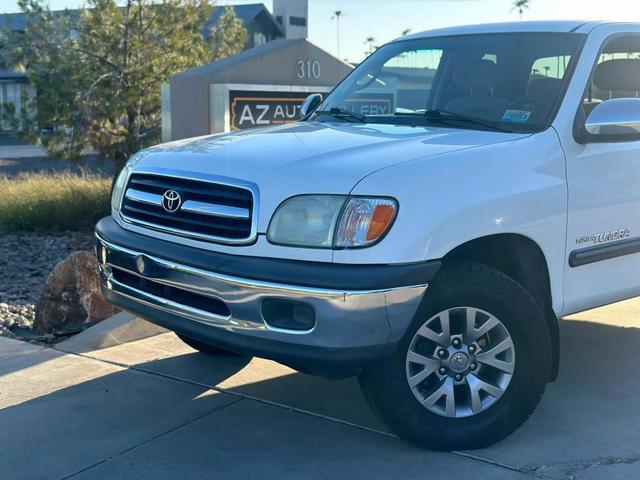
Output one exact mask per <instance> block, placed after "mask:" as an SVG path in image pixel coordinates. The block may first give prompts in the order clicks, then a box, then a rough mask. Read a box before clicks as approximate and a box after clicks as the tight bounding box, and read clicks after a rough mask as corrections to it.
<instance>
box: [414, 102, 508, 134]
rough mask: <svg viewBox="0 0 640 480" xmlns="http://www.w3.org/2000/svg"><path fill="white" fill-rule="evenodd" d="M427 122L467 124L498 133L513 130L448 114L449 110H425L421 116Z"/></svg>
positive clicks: (475, 119) (477, 119) (463, 116)
mask: <svg viewBox="0 0 640 480" xmlns="http://www.w3.org/2000/svg"><path fill="white" fill-rule="evenodd" d="M422 115H423V116H424V117H425V118H426V119H427V120H433V121H436V122H450V121H451V122H460V123H468V124H471V125H478V126H480V127H485V128H489V129H491V130H496V131H498V132H507V133H513V130H511V129H509V128H506V127H501V126H499V125H496V124H495V122H491V121H489V120H482V119H480V118H476V117H469V116H467V115H463V114H461V113H456V112H450V111H449V110H442V109H441V108H438V109H434V110H427V111H426V112H424V113H423V114H422Z"/></svg>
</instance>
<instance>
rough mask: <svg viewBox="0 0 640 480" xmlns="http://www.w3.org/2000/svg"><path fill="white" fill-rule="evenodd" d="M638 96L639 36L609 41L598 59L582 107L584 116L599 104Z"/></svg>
mask: <svg viewBox="0 0 640 480" xmlns="http://www.w3.org/2000/svg"><path fill="white" fill-rule="evenodd" d="M639 97H640V36H639V35H629V36H623V37H617V38H614V39H612V40H609V41H608V42H607V43H606V44H605V46H604V48H603V49H602V53H601V54H600V56H599V57H598V60H597V63H596V66H595V68H594V71H593V74H592V75H591V79H590V80H589V84H588V85H587V89H586V93H585V98H584V101H583V108H584V112H585V115H586V116H588V115H589V114H590V113H591V112H592V111H593V109H594V108H595V107H596V105H598V104H599V103H601V102H603V101H604V100H609V99H611V98H639Z"/></svg>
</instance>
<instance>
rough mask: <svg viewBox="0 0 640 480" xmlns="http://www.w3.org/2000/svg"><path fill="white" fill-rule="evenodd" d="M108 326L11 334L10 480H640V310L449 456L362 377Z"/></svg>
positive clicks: (577, 331)
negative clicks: (389, 416)
mask: <svg viewBox="0 0 640 480" xmlns="http://www.w3.org/2000/svg"><path fill="white" fill-rule="evenodd" d="M98 327H100V326H98ZM98 327H94V329H90V330H88V331H86V332H84V333H83V334H81V335H80V336H77V337H75V338H74V339H72V340H69V341H67V342H64V343H62V344H60V345H58V346H57V347H56V348H55V349H52V348H43V347H39V346H34V345H31V344H27V343H22V342H18V341H15V340H9V339H6V338H0V478H2V479H21V478H24V479H39V478H43V479H44V478H46V479H67V478H74V479H75V478H78V479H89V478H90V479H96V478H109V479H112V478H135V479H146V478H149V479H154V480H158V479H164V478H167V479H169V478H170V479H173V478H220V479H227V478H232V479H236V478H237V479H243V480H244V479H251V478H261V479H264V478H277V479H303V478H304V479H306V478H319V479H326V478H350V479H351V478H366V479H374V478H383V479H389V478H420V479H447V480H449V479H452V478H458V479H461V478H465V479H474V480H475V479H491V480H494V479H527V478H548V479H567V480H568V479H578V480H587V479H594V480H595V479H598V480H599V479H607V480H618V479H634V480H635V479H638V478H640V400H639V399H638V394H639V393H640V373H639V369H638V368H637V367H638V365H640V328H638V327H640V301H639V300H634V301H629V302H624V303H621V304H617V305H615V306H611V307H608V308H603V309H599V310H593V311H590V312H586V313H584V314H580V315H577V316H575V317H571V318H568V319H565V320H563V321H562V325H561V329H562V341H563V351H562V357H563V358H562V367H561V374H560V378H559V380H558V381H557V382H556V383H554V384H552V385H550V386H549V387H548V389H547V393H546V395H545V397H544V399H543V401H542V403H541V404H540V406H539V408H538V409H537V411H536V412H535V414H534V415H533V416H532V417H531V419H530V420H529V421H528V422H527V423H526V424H525V426H524V427H522V428H521V429H520V430H519V431H518V432H516V433H515V434H514V435H512V436H511V437H509V438H508V439H506V440H504V441H503V442H501V443H500V444H498V445H495V446H493V447H491V448H487V449H484V450H477V451H473V452H453V453H433V452H426V451H421V450H419V449H417V448H415V447H412V446H411V445H408V444H406V443H404V442H403V441H401V440H399V439H397V438H395V437H394V436H393V435H392V434H390V433H389V432H388V430H387V429H386V428H385V427H384V426H383V425H381V424H380V423H379V422H378V421H377V420H376V418H375V417H374V415H373V414H372V413H371V411H370V410H369V408H368V406H367V405H366V404H365V402H364V399H363V398H362V396H361V395H360V392H359V390H358V388H357V383H356V382H355V381H354V380H345V381H339V382H329V381H325V380H322V379H319V378H314V377H310V376H307V375H303V374H299V373H295V372H293V371H292V370H289V369H288V368H286V367H283V366H280V365H277V364H275V363H273V362H269V361H265V360H257V359H253V360H248V359H245V358H212V357H207V356H206V355H203V354H199V353H196V352H194V351H193V350H191V349H190V348H189V347H187V346H185V345H184V344H182V343H181V342H180V341H179V340H178V339H177V337H175V336H174V335H173V334H171V333H164V334H160V335H157V336H153V337H149V338H146V339H143V340H138V341H135V342H128V343H122V344H119V343H120V342H119V341H117V335H116V334H115V333H113V332H112V333H110V332H109V331H108V329H107V328H106V326H104V325H103V326H102V327H100V328H98ZM114 331H115V330H114ZM92 336H93V337H92ZM97 338H100V339H102V340H104V339H106V340H107V342H106V343H104V342H103V343H102V345H101V347H104V346H105V345H109V344H115V345H114V346H111V347H107V348H98V347H96V344H97V342H96V339H97ZM98 343H99V342H98Z"/></svg>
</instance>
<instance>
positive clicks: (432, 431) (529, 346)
mask: <svg viewBox="0 0 640 480" xmlns="http://www.w3.org/2000/svg"><path fill="white" fill-rule="evenodd" d="M461 306H467V307H476V308H480V309H482V310H485V311H487V312H491V313H492V314H493V315H495V316H496V317H497V318H499V319H500V321H501V322H502V324H503V325H504V327H506V329H507V331H508V333H509V335H510V336H511V339H512V340H513V345H514V348H515V352H516V353H515V359H516V360H515V365H514V370H513V376H512V377H511V381H510V383H509V384H508V387H507V388H506V390H505V391H504V393H503V394H502V396H501V397H499V398H498V399H497V400H496V401H495V403H493V405H490V406H489V407H488V408H487V409H486V410H484V411H481V412H480V413H477V414H475V415H471V416H467V417H447V416H443V415H439V414H437V413H434V412H432V411H430V410H428V409H427V408H425V407H424V406H423V405H421V403H420V402H419V401H418V399H417V398H416V396H414V394H413V392H412V391H411V388H410V387H409V383H408V381H407V373H406V363H405V362H406V355H407V351H408V349H409V346H410V344H411V341H412V339H413V337H414V335H415V334H416V332H417V330H418V329H419V328H420V327H421V326H422V325H423V324H424V323H425V322H426V321H427V320H428V319H430V318H431V317H433V316H434V315H437V314H438V313H440V312H443V311H444V310H447V309H451V308H455V307H461ZM551 355H552V354H551V339H550V335H549V330H548V327H547V324H546V320H545V317H544V313H543V311H542V309H541V308H540V306H539V305H538V303H537V302H536V301H535V299H534V298H533V297H532V296H531V295H530V294H529V293H528V292H527V291H526V290H525V289H524V288H523V287H522V286H520V285H519V284H518V283H517V282H516V281H515V280H513V279H512V278H510V277H508V276H507V275H505V274H503V273H502V272H500V271H498V270H495V269H494V268H491V267H489V266H487V265H483V264H480V263H475V262H452V263H450V264H445V265H444V266H443V267H442V269H441V271H440V272H439V273H438V275H437V276H436V278H435V279H434V280H433V282H432V283H431V285H430V286H429V289H428V292H427V294H426V295H425V298H424V300H423V302H422V305H421V306H420V308H419V310H418V313H417V314H416V316H415V318H414V319H413V321H412V323H411V325H410V327H409V329H408V331H407V332H406V334H405V336H404V337H403V339H402V340H401V342H400V344H399V348H398V350H397V352H396V354H395V356H394V357H392V358H391V359H389V360H388V361H385V362H383V363H381V364H377V365H373V366H371V367H369V368H367V369H366V370H365V371H364V372H363V373H362V374H361V375H360V377H359V381H360V386H361V388H362V391H363V393H364V395H365V397H366V398H367V400H368V401H369V403H370V405H371V406H372V407H373V409H374V411H375V412H376V413H377V414H378V416H379V417H380V418H381V419H382V420H383V421H384V422H385V423H387V424H388V425H389V426H390V427H391V428H392V430H393V431H394V432H396V433H397V434H398V435H399V436H400V437H402V438H404V439H406V440H408V441H410V442H412V443H414V444H416V445H418V446H420V447H422V448H427V449H430V450H445V451H447V450H471V449H476V448H482V447H485V446H488V445H491V444H493V443H495V442H497V441H499V440H502V439H503V438H505V437H507V436H508V435H510V434H511V433H513V432H514V431H515V430H516V429H517V428H518V427H520V426H521V425H522V424H523V423H524V422H525V421H526V420H527V418H528V417H529V416H530V415H531V413H532V412H533V411H534V409H535V407H536V406H537V404H538V402H539V401H540V399H541V397H542V395H543V393H544V389H545V386H546V383H547V380H548V378H549V371H550V365H551Z"/></svg>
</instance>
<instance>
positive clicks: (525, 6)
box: [511, 0, 531, 20]
mask: <svg viewBox="0 0 640 480" xmlns="http://www.w3.org/2000/svg"><path fill="white" fill-rule="evenodd" d="M530 2H531V0H513V3H512V8H511V11H512V12H513V11H514V10H517V11H518V15H520V20H522V15H523V14H524V11H525V10H529V7H530V5H529V3H530Z"/></svg>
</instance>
